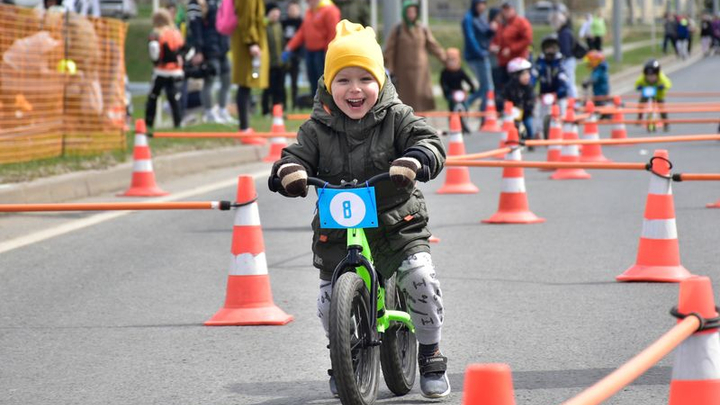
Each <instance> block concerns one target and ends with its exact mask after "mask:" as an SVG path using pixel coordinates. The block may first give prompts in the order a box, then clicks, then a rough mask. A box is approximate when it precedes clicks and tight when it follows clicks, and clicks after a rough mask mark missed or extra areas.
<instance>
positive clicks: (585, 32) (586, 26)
mask: <svg viewBox="0 0 720 405" xmlns="http://www.w3.org/2000/svg"><path fill="white" fill-rule="evenodd" d="M592 23H593V16H592V14H590V13H587V14H585V19H584V20H583V23H582V24H581V25H580V29H579V30H578V41H585V43H586V44H587V47H588V49H592V47H593V40H594V39H593V37H592V34H591V33H590V25H591V24H592Z"/></svg>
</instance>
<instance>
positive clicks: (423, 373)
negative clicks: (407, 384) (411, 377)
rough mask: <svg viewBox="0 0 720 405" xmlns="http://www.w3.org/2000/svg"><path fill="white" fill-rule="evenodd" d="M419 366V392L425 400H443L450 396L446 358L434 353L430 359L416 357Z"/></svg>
mask: <svg viewBox="0 0 720 405" xmlns="http://www.w3.org/2000/svg"><path fill="white" fill-rule="evenodd" d="M418 363H419V365H420V392H421V393H422V396H424V397H425V398H443V397H446V396H447V395H448V394H450V380H448V378H447V373H446V371H447V357H444V356H443V355H442V354H441V353H440V352H436V353H435V354H434V355H433V356H431V357H418Z"/></svg>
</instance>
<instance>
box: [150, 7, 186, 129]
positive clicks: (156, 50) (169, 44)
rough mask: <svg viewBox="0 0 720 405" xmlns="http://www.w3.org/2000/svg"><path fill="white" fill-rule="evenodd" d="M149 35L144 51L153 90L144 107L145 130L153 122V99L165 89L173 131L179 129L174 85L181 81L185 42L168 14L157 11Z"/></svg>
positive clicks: (155, 105) (154, 105)
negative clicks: (148, 54)
mask: <svg viewBox="0 0 720 405" xmlns="http://www.w3.org/2000/svg"><path fill="white" fill-rule="evenodd" d="M152 23H153V27H154V28H153V31H152V33H151V34H150V39H149V43H148V50H149V53H150V60H151V61H152V62H153V64H155V67H154V68H153V86H152V89H151V90H150V94H149V95H148V99H147V104H146V105H145V123H146V125H147V128H148V130H150V129H151V128H152V127H153V124H154V122H155V110H156V108H157V98H158V96H159V95H160V92H161V91H162V90H163V89H165V96H166V97H167V99H168V102H169V103H170V109H171V110H172V115H173V124H174V126H175V128H179V127H180V118H181V117H180V104H179V103H178V98H177V89H176V87H175V83H176V82H178V81H180V80H182V78H183V69H182V66H183V61H182V55H181V53H182V49H183V45H184V44H185V41H184V40H183V38H182V34H180V31H179V30H178V29H177V28H175V23H174V22H173V19H172V16H171V15H170V13H169V12H168V11H167V10H165V9H163V8H161V9H159V10H158V11H156V12H155V13H154V14H153V16H152Z"/></svg>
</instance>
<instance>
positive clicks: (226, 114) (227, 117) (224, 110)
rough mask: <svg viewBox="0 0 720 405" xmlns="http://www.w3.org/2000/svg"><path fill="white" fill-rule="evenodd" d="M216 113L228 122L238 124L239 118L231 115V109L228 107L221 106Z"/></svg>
mask: <svg viewBox="0 0 720 405" xmlns="http://www.w3.org/2000/svg"><path fill="white" fill-rule="evenodd" d="M216 115H217V117H218V118H220V120H222V121H223V122H225V123H226V124H237V120H236V119H235V118H234V117H233V116H232V115H230V111H228V110H227V108H219V109H218V112H217V114H216Z"/></svg>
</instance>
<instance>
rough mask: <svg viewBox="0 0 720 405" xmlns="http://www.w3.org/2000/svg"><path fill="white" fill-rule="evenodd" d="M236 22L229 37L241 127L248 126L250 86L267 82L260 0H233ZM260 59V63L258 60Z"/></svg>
mask: <svg viewBox="0 0 720 405" xmlns="http://www.w3.org/2000/svg"><path fill="white" fill-rule="evenodd" d="M234 1H235V14H236V15H237V20H238V25H237V28H235V32H233V34H232V36H231V37H230V51H231V52H232V82H233V83H235V84H237V85H238V90H237V97H236V101H237V108H238V114H239V115H240V131H247V130H248V129H249V128H250V89H253V88H254V89H265V88H267V86H268V76H269V74H270V70H269V69H268V66H269V65H270V55H269V53H268V42H267V31H265V3H264V2H263V0H234ZM258 62H259V63H258Z"/></svg>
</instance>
